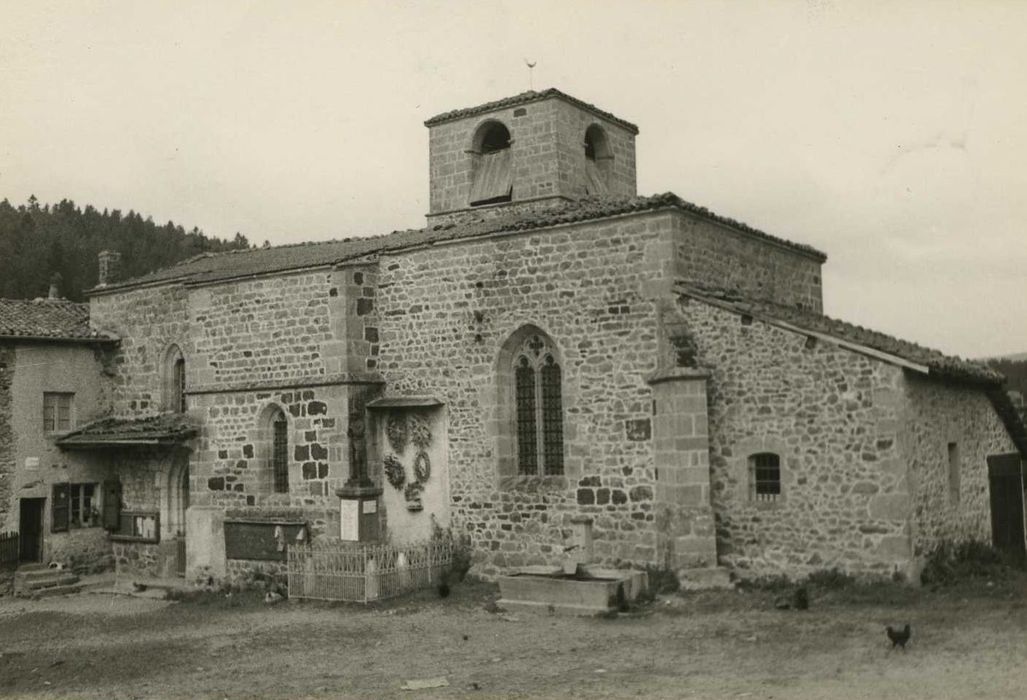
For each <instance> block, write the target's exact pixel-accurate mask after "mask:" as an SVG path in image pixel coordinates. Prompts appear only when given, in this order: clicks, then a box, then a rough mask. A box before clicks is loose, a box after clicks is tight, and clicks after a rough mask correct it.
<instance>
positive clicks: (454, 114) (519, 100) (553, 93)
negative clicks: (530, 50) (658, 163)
mask: <svg viewBox="0 0 1027 700" xmlns="http://www.w3.org/2000/svg"><path fill="white" fill-rule="evenodd" d="M551 98H558V99H562V100H564V101H565V102H569V103H571V104H573V105H574V106H576V107H580V108H581V109H584V110H586V111H588V112H592V113H593V114H595V115H596V116H597V117H600V118H602V119H605V120H607V121H609V122H612V123H614V124H617V125H618V126H622V127H624V128H625V129H627V130H628V131H630V132H632V133H633V134H635V135H637V134H638V126H637V125H635V124H633V123H632V122H629V121H627V120H626V119H621V118H620V117H618V116H615V115H613V114H611V113H610V112H607V111H606V110H603V109H599V108H598V107H596V106H595V105H593V104H591V103H589V102H585V101H584V100H579V99H578V98H577V97H573V96H571V95H568V94H567V93H565V92H562V91H561V90H557V89H556V88H548V89H546V90H542V91H541V92H536V91H534V90H528V91H527V92H522V93H520V94H519V95H513V96H511V97H504V98H502V99H499V100H493V101H491V102H485V103H483V104H479V105H476V106H474V107H464V108H461V109H452V110H449V111H447V112H442V113H441V114H436V115H435V116H434V117H431V118H429V119H427V120H425V122H424V125H425V126H428V127H431V126H435V125H437V124H444V123H446V122H451V121H455V120H457V119H464V118H466V117H472V116H475V115H478V114H484V113H486V112H493V111H495V110H498V109H508V108H510V107H516V106H518V105H525V104H531V103H532V102H540V101H542V100H547V99H551Z"/></svg>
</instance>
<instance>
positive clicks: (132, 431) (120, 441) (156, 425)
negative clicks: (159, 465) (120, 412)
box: [57, 413, 199, 449]
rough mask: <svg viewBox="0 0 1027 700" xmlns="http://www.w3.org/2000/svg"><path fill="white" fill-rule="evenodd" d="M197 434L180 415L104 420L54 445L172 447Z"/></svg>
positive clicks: (69, 434)
mask: <svg viewBox="0 0 1027 700" xmlns="http://www.w3.org/2000/svg"><path fill="white" fill-rule="evenodd" d="M198 432H199V430H198V428H197V427H196V426H195V425H193V424H191V423H190V422H189V420H188V418H187V417H186V416H184V415H182V414H180V413H164V414H161V415H159V416H149V417H146V418H103V419H101V420H98V421H94V422H93V423H90V424H89V425H86V426H84V427H82V428H79V429H78V430H76V431H74V432H71V433H68V434H67V435H64V436H62V437H60V438H58V439H57V445H58V446H60V447H62V448H64V449H95V448H102V447H116V446H123V447H134V446H141V447H149V446H172V445H178V444H181V443H182V442H185V441H186V440H188V439H189V438H191V437H193V436H195V435H196V434H197V433H198Z"/></svg>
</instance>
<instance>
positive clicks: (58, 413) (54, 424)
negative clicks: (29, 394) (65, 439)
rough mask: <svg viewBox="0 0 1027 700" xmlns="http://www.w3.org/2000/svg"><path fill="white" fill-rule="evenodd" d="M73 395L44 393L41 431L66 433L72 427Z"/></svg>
mask: <svg viewBox="0 0 1027 700" xmlns="http://www.w3.org/2000/svg"><path fill="white" fill-rule="evenodd" d="M74 397H75V395H74V394H71V393H59V392H51V391H48V392H45V393H44V394H43V430H44V431H45V432H47V433H58V432H66V431H68V430H71V429H72V428H73V427H74V416H73V412H74Z"/></svg>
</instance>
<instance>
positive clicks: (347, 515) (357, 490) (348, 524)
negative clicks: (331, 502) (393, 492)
mask: <svg viewBox="0 0 1027 700" xmlns="http://www.w3.org/2000/svg"><path fill="white" fill-rule="evenodd" d="M335 495H336V496H338V497H339V508H340V515H341V516H342V517H341V518H340V528H339V537H340V538H341V539H343V540H345V541H348V542H378V541H379V539H380V537H381V520H380V513H379V511H380V508H381V502H380V501H381V495H382V488H381V487H380V486H375V485H374V484H373V483H370V482H355V481H353V482H349V483H347V484H346V485H345V486H343V487H342V488H341V489H338V490H337V491H336V492H335Z"/></svg>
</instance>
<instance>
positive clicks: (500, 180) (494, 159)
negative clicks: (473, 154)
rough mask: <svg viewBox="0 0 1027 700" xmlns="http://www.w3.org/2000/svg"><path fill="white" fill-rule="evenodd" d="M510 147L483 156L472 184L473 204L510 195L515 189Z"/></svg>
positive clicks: (471, 197) (471, 198) (471, 200)
mask: <svg viewBox="0 0 1027 700" xmlns="http://www.w3.org/2000/svg"><path fill="white" fill-rule="evenodd" d="M511 162H512V161H511V158H510V149H509V148H504V149H503V150H501V151H495V152H493V153H486V154H485V155H483V156H481V161H480V162H479V164H478V169H477V170H476V171H475V173H474V182H473V183H472V184H471V195H470V203H471V204H481V203H485V202H490V201H492V200H497V199H501V198H503V197H509V196H510V192H511V191H512V189H513V169H512V167H511Z"/></svg>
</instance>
